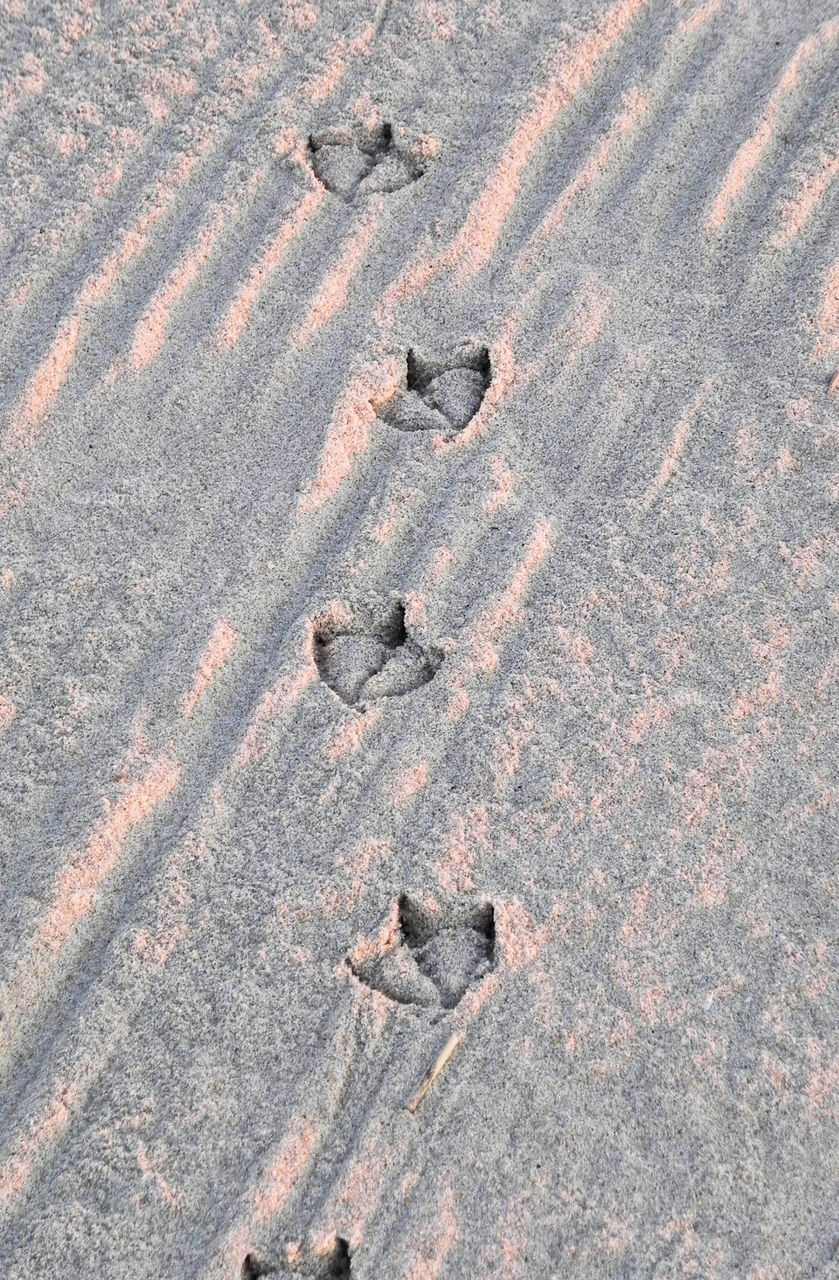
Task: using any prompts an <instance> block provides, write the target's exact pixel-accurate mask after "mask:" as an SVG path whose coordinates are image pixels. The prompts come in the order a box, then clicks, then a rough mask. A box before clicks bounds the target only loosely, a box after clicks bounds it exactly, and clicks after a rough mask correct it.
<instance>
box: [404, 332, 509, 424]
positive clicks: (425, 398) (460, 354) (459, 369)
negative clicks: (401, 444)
mask: <svg viewBox="0 0 839 1280" xmlns="http://www.w3.org/2000/svg"><path fill="white" fill-rule="evenodd" d="M491 381H492V364H491V361H490V357H489V348H488V347H474V346H464V347H461V348H460V349H459V350H458V351H456V352H453V353H452V354H451V355H450V356H449V357H448V358H447V359H444V360H426V359H424V358H423V357H422V356H421V355H420V354H419V353H418V352H417V351H415V350H414V349H413V348H412V349H411V350H409V352H408V356H407V373H406V378H405V387H404V389H400V390H399V391H397V392H396V394H395V395H394V396H393V397H392V398H391V399H390V400H389V401H388V403H387V404H386V405H385V406H384V407H383V408H382V409H380V410H379V417H380V418H381V419H382V420H383V421H384V422H386V423H387V424H388V425H389V426H391V427H396V428H397V430H399V431H442V432H443V433H444V434H445V435H446V436H447V437H448V438H449V439H451V437H453V436H456V435H458V433H459V432H461V431H462V430H463V429H464V427H466V426H467V425H468V423H470V422H471V421H472V419H473V418H474V416H475V414H476V413H477V412H478V410H479V409H480V407H481V404H482V403H483V399H484V396H485V395H486V393H487V389H488V387H489V384H490V382H491Z"/></svg>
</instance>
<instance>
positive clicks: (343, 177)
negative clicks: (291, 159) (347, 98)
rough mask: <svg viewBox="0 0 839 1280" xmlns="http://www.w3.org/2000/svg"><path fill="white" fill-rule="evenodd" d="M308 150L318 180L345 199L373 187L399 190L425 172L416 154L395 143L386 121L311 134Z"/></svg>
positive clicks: (385, 191) (387, 190)
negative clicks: (371, 126)
mask: <svg viewBox="0 0 839 1280" xmlns="http://www.w3.org/2000/svg"><path fill="white" fill-rule="evenodd" d="M308 150H309V163H310V164H311V166H312V172H313V173H314V175H315V177H316V178H317V180H318V182H320V183H321V184H322V185H323V186H324V187H326V189H327V191H331V192H333V194H334V195H336V196H340V197H341V199H342V200H346V201H351V200H353V199H355V197H356V195H370V194H372V193H373V192H376V191H378V192H383V193H388V192H391V191H399V190H400V188H401V187H407V186H409V185H410V183H412V182H416V181H417V179H418V178H421V177H422V175H423V173H424V172H425V167H424V165H423V164H422V163H421V162H420V161H419V160H418V159H417V157H416V156H414V155H412V154H411V153H410V152H409V151H407V150H405V149H403V148H401V147H399V146H397V144H396V142H395V140H394V137H393V127H392V125H390V124H387V123H385V124H382V125H380V126H379V128H377V129H374V130H362V129H359V130H355V131H350V130H347V129H333V130H330V131H327V132H325V133H320V134H312V135H311V136H310V138H309V147H308Z"/></svg>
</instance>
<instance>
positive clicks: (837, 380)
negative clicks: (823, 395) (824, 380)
mask: <svg viewBox="0 0 839 1280" xmlns="http://www.w3.org/2000/svg"><path fill="white" fill-rule="evenodd" d="M834 391H839V369H837V370H836V372H835V373H834V375H833V377H832V378H831V379H830V382H829V383H828V384H827V394H828V395H829V396H832V395H833V393H834Z"/></svg>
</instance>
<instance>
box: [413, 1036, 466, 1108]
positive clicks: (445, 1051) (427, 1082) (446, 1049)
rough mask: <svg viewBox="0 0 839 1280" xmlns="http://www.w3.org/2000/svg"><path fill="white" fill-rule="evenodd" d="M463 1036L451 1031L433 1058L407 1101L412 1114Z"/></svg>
mask: <svg viewBox="0 0 839 1280" xmlns="http://www.w3.org/2000/svg"><path fill="white" fill-rule="evenodd" d="M463 1037H464V1032H462V1031H453V1032H452V1034H451V1035H450V1036H449V1038H448V1040H447V1041H446V1043H445V1044H444V1045H443V1047H442V1049H441V1050H440V1052H439V1053H438V1054H437V1057H436V1059H435V1060H434V1064H433V1066H432V1067H431V1070H430V1071H429V1072H428V1073H427V1074H426V1076H425V1079H424V1080H423V1082H422V1084H421V1085H420V1087H419V1088H418V1089H417V1091H416V1093H415V1094H414V1096H413V1098H412V1099H411V1101H410V1102H409V1103H408V1110H409V1111H410V1112H411V1114H412V1115H413V1113H414V1112H415V1111H416V1110H417V1108H418V1107H419V1105H420V1103H421V1102H422V1100H423V1098H424V1097H425V1095H426V1094H427V1093H428V1090H429V1089H430V1088H431V1086H432V1085H433V1083H434V1081H435V1080H436V1079H437V1077H438V1076H439V1074H440V1072H441V1071H442V1070H443V1068H444V1067H445V1065H446V1063H447V1062H448V1060H449V1058H450V1057H451V1056H452V1054H453V1053H454V1051H455V1049H456V1048H457V1046H458V1045H459V1044H460V1042H461V1040H462V1039H463Z"/></svg>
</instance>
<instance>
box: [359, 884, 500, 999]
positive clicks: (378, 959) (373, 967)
mask: <svg viewBox="0 0 839 1280" xmlns="http://www.w3.org/2000/svg"><path fill="white" fill-rule="evenodd" d="M397 923H398V927H397V929H396V930H395V931H394V934H393V936H392V937H390V938H389V939H388V941H387V942H386V943H384V944H383V945H382V946H381V947H380V949H379V950H378V952H376V953H374V954H371V953H370V949H369V948H367V947H364V948H363V949H362V953H361V955H360V957H359V958H358V959H354V958H353V956H350V957H349V965H350V968H351V969H352V971H353V973H354V974H355V976H356V977H357V978H358V979H359V980H360V981H361V982H363V983H365V985H366V986H368V987H370V988H371V989H372V990H374V991H380V992H382V994H383V995H386V996H388V997H389V999H391V1000H396V1001H397V1002H398V1003H399V1004H414V1005H419V1006H421V1007H423V1008H439V1007H440V1006H442V1008H443V1009H454V1008H455V1006H456V1005H458V1004H459V1003H460V1001H461V999H462V998H463V996H464V995H465V994H466V992H467V991H468V990H469V988H470V987H472V986H474V985H475V984H476V983H478V982H480V980H481V979H482V978H483V977H485V975H486V974H487V973H489V972H490V971H491V970H492V969H493V968H494V967H495V911H494V909H493V906H492V903H491V902H485V901H476V900H475V899H474V898H461V899H450V900H449V901H448V902H447V903H445V904H442V905H440V906H426V905H424V904H423V903H421V902H420V901H419V900H418V899H415V898H411V897H409V896H408V895H407V894H404V895H403V896H402V897H401V898H400V899H399V903H398V907H397Z"/></svg>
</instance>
